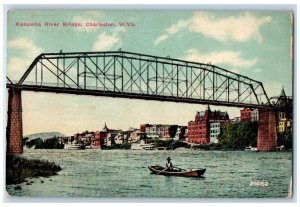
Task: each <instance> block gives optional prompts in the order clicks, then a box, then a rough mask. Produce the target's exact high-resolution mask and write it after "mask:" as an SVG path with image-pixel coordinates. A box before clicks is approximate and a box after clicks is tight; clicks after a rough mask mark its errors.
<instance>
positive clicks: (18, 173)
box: [6, 155, 61, 185]
mask: <svg viewBox="0 0 300 207" xmlns="http://www.w3.org/2000/svg"><path fill="white" fill-rule="evenodd" d="M60 170H61V167H60V166H59V165H56V164H55V163H53V162H48V161H42V160H38V159H33V160H29V159H25V158H22V157H19V156H13V155H7V156H6V184H7V185H10V184H19V183H22V182H25V181H26V178H30V177H48V176H52V175H57V172H58V171H60Z"/></svg>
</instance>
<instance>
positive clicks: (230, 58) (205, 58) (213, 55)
mask: <svg viewBox="0 0 300 207" xmlns="http://www.w3.org/2000/svg"><path fill="white" fill-rule="evenodd" d="M187 54H188V55H186V56H184V57H182V59H184V60H187V61H194V62H201V63H210V64H212V65H228V66H231V67H234V68H249V67H251V66H253V65H255V64H256V63H257V62H258V59H257V58H254V59H250V60H248V59H244V58H242V57H241V54H240V52H234V51H229V50H224V51H220V52H210V53H206V54H201V53H200V52H199V51H198V50H197V49H195V48H192V49H189V50H188V52H187Z"/></svg>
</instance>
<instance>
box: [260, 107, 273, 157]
mask: <svg viewBox="0 0 300 207" xmlns="http://www.w3.org/2000/svg"><path fill="white" fill-rule="evenodd" d="M276 147H277V131H276V114H275V112H273V111H266V110H259V120H258V138H257V150H259V151H275V150H276Z"/></svg>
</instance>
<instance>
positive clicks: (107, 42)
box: [93, 28, 126, 51]
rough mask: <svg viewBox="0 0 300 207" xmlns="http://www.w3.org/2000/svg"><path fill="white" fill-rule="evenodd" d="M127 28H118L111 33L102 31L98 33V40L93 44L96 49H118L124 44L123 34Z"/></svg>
mask: <svg viewBox="0 0 300 207" xmlns="http://www.w3.org/2000/svg"><path fill="white" fill-rule="evenodd" d="M125 31H126V30H125V29H124V28H117V29H114V30H112V32H111V33H107V32H101V33H100V34H99V35H98V38H97V41H96V42H95V43H94V45H93V50H94V51H106V50H110V49H112V48H114V49H117V48H119V47H121V46H122V41H121V39H122V38H121V36H122V34H123V33H124V32H125Z"/></svg>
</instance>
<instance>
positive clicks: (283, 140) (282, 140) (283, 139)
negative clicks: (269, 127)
mask: <svg viewBox="0 0 300 207" xmlns="http://www.w3.org/2000/svg"><path fill="white" fill-rule="evenodd" d="M277 145H278V146H281V145H284V147H285V148H286V149H292V148H293V133H292V131H286V132H282V133H278V134H277Z"/></svg>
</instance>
